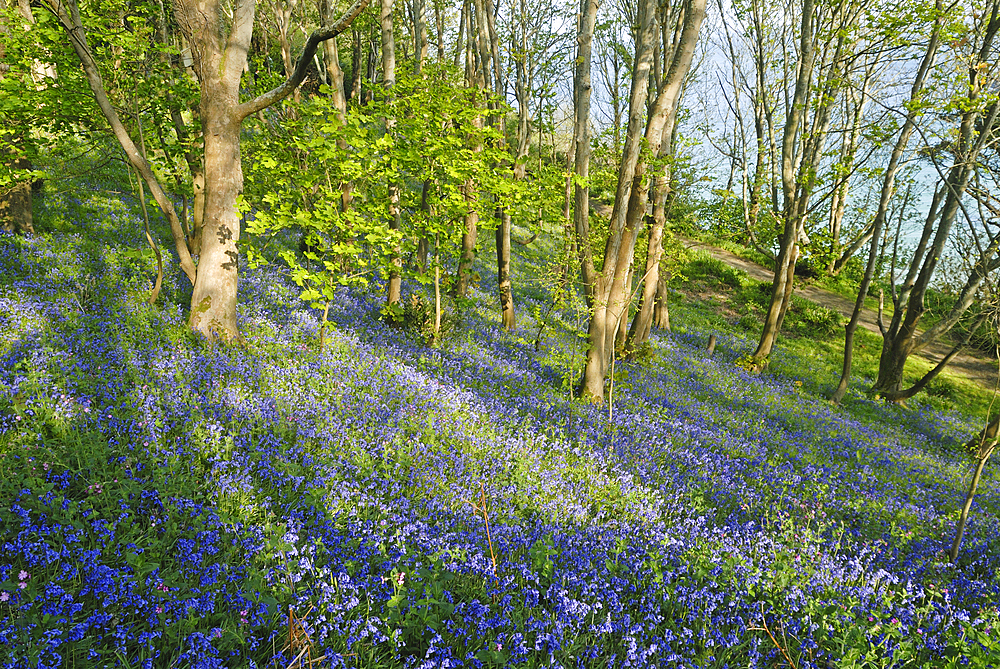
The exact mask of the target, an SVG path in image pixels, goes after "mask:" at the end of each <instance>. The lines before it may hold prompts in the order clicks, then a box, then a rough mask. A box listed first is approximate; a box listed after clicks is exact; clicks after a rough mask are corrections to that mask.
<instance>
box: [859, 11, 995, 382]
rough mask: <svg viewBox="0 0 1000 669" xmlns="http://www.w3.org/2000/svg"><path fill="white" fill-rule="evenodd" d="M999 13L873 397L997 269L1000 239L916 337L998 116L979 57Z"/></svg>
mask: <svg viewBox="0 0 1000 669" xmlns="http://www.w3.org/2000/svg"><path fill="white" fill-rule="evenodd" d="M998 9H1000V3H998V2H997V0H993V1H992V2H991V3H989V8H988V11H987V13H986V15H990V16H993V17H994V19H993V20H991V21H989V22H985V21H984V22H983V25H984V32H983V34H982V35H981V36H976V37H977V38H978V37H981V41H979V40H978V39H977V40H970V43H972V42H973V41H975V42H978V46H977V49H976V54H975V56H974V57H973V58H971V59H970V61H969V65H968V68H969V69H968V71H969V82H968V84H967V88H966V96H965V97H966V101H964V102H963V109H964V110H965V111H963V113H962V115H961V117H960V123H959V126H958V132H957V135H956V137H957V138H956V140H955V142H954V146H955V162H954V164H953V165H952V167H951V169H949V171H948V174H947V176H946V177H945V179H944V182H945V183H944V186H945V188H944V190H945V191H946V193H947V194H946V195H944V204H943V206H942V207H941V210H940V214H938V212H937V208H936V204H937V201H939V200H940V198H941V197H942V195H941V191H939V192H938V193H937V194H936V195H935V202H932V204H931V211H930V213H929V214H928V218H927V225H926V226H925V234H924V238H922V239H921V243H920V244H919V245H918V253H916V254H914V257H913V259H912V260H911V261H910V267H909V271H908V273H907V280H906V282H905V283H904V286H903V289H902V291H901V292H900V293H899V295H898V296H897V295H895V287H894V302H895V310H894V313H893V319H892V323H891V325H890V327H889V329H888V330H887V331H886V332H885V333H884V335H883V339H882V355H881V358H880V361H879V373H878V378H877V379H876V380H875V383H874V385H873V386H872V391H873V392H876V393H879V394H882V395H886V396H893V395H896V394H898V393H899V391H900V388H901V382H902V378H903V368H904V366H905V365H906V361H907V358H908V357H909V356H910V355H911V354H913V353H915V352H917V351H919V350H921V349H922V348H924V347H925V346H927V344H929V343H931V342H932V341H934V340H935V339H937V338H939V337H940V336H941V335H943V334H944V333H945V332H947V331H948V330H950V329H951V328H952V327H954V325H955V324H956V323H957V322H958V320H959V319H960V318H961V315H962V313H964V312H965V310H966V309H968V307H969V306H971V304H972V303H973V301H974V299H975V294H976V292H977V290H978V288H979V285H980V284H981V283H982V281H983V280H985V278H986V276H987V275H988V274H989V272H990V271H993V270H994V269H996V268H997V266H998V264H1000V262H998V261H997V259H996V252H997V247H998V245H1000V239H998V238H997V236H994V238H993V239H992V240H991V243H990V245H989V246H988V247H987V248H986V249H984V250H983V251H982V252H981V254H980V257H979V258H978V259H977V260H976V262H975V263H974V264H973V269H972V271H971V273H970V274H969V276H968V278H967V280H966V284H965V286H964V287H963V288H962V290H961V291H960V293H959V295H958V297H956V299H955V302H954V303H953V305H952V307H951V309H950V311H949V313H948V314H947V315H946V317H945V318H942V319H941V320H940V321H939V322H937V323H936V324H934V325H933V326H932V327H930V328H928V329H927V330H926V331H925V332H923V333H921V334H918V327H917V326H918V324H919V322H920V319H921V317H922V316H923V313H924V309H925V305H924V298H925V294H926V291H927V288H928V287H929V286H930V283H931V280H932V278H933V276H934V273H935V271H936V269H937V266H938V263H939V261H940V259H941V256H942V255H943V253H944V250H945V247H946V246H947V243H948V240H949V237H950V234H951V228H952V225H953V224H954V222H955V218H956V216H957V214H958V212H959V209H960V208H961V201H962V198H963V196H964V194H965V191H966V190H967V188H968V185H969V181H970V179H971V177H972V174H973V172H974V171H975V169H976V163H977V160H978V157H979V153H980V151H981V150H982V148H983V147H984V146H985V144H986V142H987V141H988V139H989V138H990V137H991V136H992V133H988V132H979V131H978V130H977V128H980V127H983V128H991V127H994V123H995V122H996V120H997V116H998V113H1000V105H998V103H997V102H996V101H993V102H992V103H991V104H989V105H988V106H985V108H984V107H983V105H981V104H979V101H980V98H981V97H982V95H983V93H984V91H983V87H984V86H985V85H986V81H989V80H991V79H990V78H991V76H992V74H993V73H992V72H990V67H989V65H990V64H989V63H988V62H986V61H982V62H980V59H981V57H982V55H983V54H989V53H990V52H991V51H990V49H991V47H992V44H993V41H994V39H995V37H996V34H997V31H998V29H1000V21H997V20H996V19H995V16H996V13H997V11H998ZM935 216H936V217H937V227H936V229H935V230H934V237H933V241H931V245H930V247H929V248H928V249H927V252H926V253H924V251H923V248H922V247H923V245H924V239H925V238H926V237H927V235H928V233H929V232H930V226H931V225H932V224H933V219H934V217H935Z"/></svg>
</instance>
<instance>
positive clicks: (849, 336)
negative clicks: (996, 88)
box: [830, 18, 941, 404]
mask: <svg viewBox="0 0 1000 669" xmlns="http://www.w3.org/2000/svg"><path fill="white" fill-rule="evenodd" d="M940 27H941V19H940V18H939V19H938V20H937V21H935V23H934V29H933V30H932V31H931V37H930V40H929V41H928V43H927V49H926V50H925V52H924V57H923V59H922V60H921V62H920V67H919V68H918V70H917V76H916V78H915V79H914V81H913V85H912V86H911V88H910V101H911V103H916V102H917V101H918V99H919V98H920V97H921V95H922V92H923V86H924V81H925V80H926V78H927V74H928V73H929V72H930V69H931V67H932V66H933V64H934V58H935V56H936V54H937V46H938V35H939V32H940ZM907 109H908V110H909V111H907V114H906V121H905V122H904V123H903V127H902V129H900V131H899V136H898V137H897V138H896V143H895V145H894V146H893V149H892V154H891V155H890V156H889V164H888V165H887V166H886V169H885V175H884V176H883V178H882V191H881V195H880V196H879V203H878V209H877V210H876V212H875V221H874V223H873V224H872V243H871V248H870V249H869V250H868V263H867V264H866V265H865V274H864V277H863V278H862V279H861V285H860V286H858V297H857V300H856V301H855V303H854V311H853V312H852V313H851V320H850V321H849V322H848V324H847V329H846V331H845V335H844V364H843V368H842V370H841V373H840V381H839V382H838V384H837V388H836V390H834V392H833V395H832V396H831V398H830V399H831V400H832V401H833V403H834V404H839V403H840V401H841V400H842V399H843V398H844V394H845V393H846V392H847V384H848V381H849V380H850V378H851V366H852V364H853V358H854V333H855V331H856V330H857V328H858V322H859V321H860V319H861V311H862V309H863V308H864V304H865V297H867V295H868V287H869V286H870V285H871V282H872V278H873V277H874V276H875V264H876V262H877V259H878V246H879V241H880V240H881V238H882V227H883V226H884V224H885V219H886V216H887V214H888V212H889V201H890V200H891V199H892V195H893V193H894V192H895V184H896V173H897V172H898V171H899V165H900V163H901V161H902V158H903V153H904V152H905V151H906V147H907V145H908V144H909V142H910V135H912V134H913V130H914V128H915V127H916V123H915V117H916V111H915V109H916V108H915V106H908V107H907ZM855 121H856V122H857V119H855ZM909 195H910V191H909V190H907V191H906V196H907V197H906V199H904V201H903V207H902V209H903V210H905V209H906V200H908V199H909ZM900 220H902V213H901V214H900ZM836 242H837V239H836V238H834V244H836ZM901 380H902V372H901V371H900V378H899V380H898V381H901ZM898 381H897V388H898Z"/></svg>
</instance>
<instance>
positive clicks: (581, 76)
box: [573, 0, 603, 394]
mask: <svg viewBox="0 0 1000 669" xmlns="http://www.w3.org/2000/svg"><path fill="white" fill-rule="evenodd" d="M596 19H597V0H580V15H579V19H578V21H579V25H578V26H577V37H576V48H577V54H576V70H575V72H574V75H573V96H574V97H573V113H574V123H573V146H574V147H575V149H576V156H575V157H574V160H573V170H574V175H575V178H574V179H573V181H574V195H573V223H574V228H575V230H576V244H577V251H578V252H579V254H580V266H581V271H580V274H581V278H582V279H583V285H584V289H585V291H586V296H587V306H588V307H589V308H591V309H593V308H594V290H595V285H594V283H595V280H596V275H597V270H596V269H595V267H594V256H593V251H592V250H591V246H590V184H589V181H590V93H591V60H592V57H593V47H592V45H593V40H594V26H595V23H596ZM602 394H603V389H602Z"/></svg>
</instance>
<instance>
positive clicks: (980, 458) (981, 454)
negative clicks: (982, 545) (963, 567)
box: [948, 414, 1000, 564]
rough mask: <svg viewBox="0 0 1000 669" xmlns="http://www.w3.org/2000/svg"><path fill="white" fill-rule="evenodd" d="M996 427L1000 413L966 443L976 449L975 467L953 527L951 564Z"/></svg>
mask: <svg viewBox="0 0 1000 669" xmlns="http://www.w3.org/2000/svg"><path fill="white" fill-rule="evenodd" d="M998 428H1000V414H997V415H996V416H994V418H993V420H991V421H990V422H989V424H988V425H987V426H986V427H985V428H984V429H983V431H982V432H980V433H979V435H978V436H976V437H975V438H973V439H972V440H970V441H969V443H967V444H966V448H967V449H969V450H973V449H975V451H976V468H975V470H974V471H973V473H972V481H970V482H969V491H968V492H967V493H966V495H965V503H964V504H962V511H961V513H960V514H959V518H958V526H957V527H956V528H955V539H954V541H953V542H952V544H951V551H950V552H949V554H948V557H949V558H950V559H951V562H952V564H954V563H955V562H956V561H957V560H958V551H959V549H960V548H961V547H962V536H963V535H964V534H965V526H966V524H967V523H968V521H969V511H970V510H971V509H972V501H973V499H975V497H976V491H977V490H978V489H979V481H980V479H981V478H982V476H983V469H984V468H985V467H986V461H987V460H989V459H990V456H991V455H993V451H994V449H995V448H996V445H997V429H998Z"/></svg>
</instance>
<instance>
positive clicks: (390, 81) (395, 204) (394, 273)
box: [379, 0, 403, 304]
mask: <svg viewBox="0 0 1000 669" xmlns="http://www.w3.org/2000/svg"><path fill="white" fill-rule="evenodd" d="M392 2H393V0H382V4H381V10H380V14H379V17H380V22H381V26H382V84H383V85H384V86H385V89H386V97H387V100H391V99H392V87H393V86H395V85H396V40H395V37H394V36H393V20H392ZM395 130H396V119H395V118H393V117H392V116H387V117H386V119H385V132H386V134H387V135H392V134H394V133H395ZM388 191H389V192H388V194H389V229H390V230H393V231H395V232H396V233H397V234H402V227H403V219H402V215H401V213H400V210H399V184H397V183H396V182H395V180H394V178H393V177H392V176H390V177H389V189H388ZM394 243H395V247H394V248H393V251H392V257H391V258H390V259H389V283H388V285H387V286H386V295H385V302H386V304H398V303H399V299H400V293H401V290H402V281H403V279H402V269H403V259H402V256H401V253H402V251H401V250H400V249H401V246H402V240H400V239H397V240H396V241H395V242H394Z"/></svg>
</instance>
